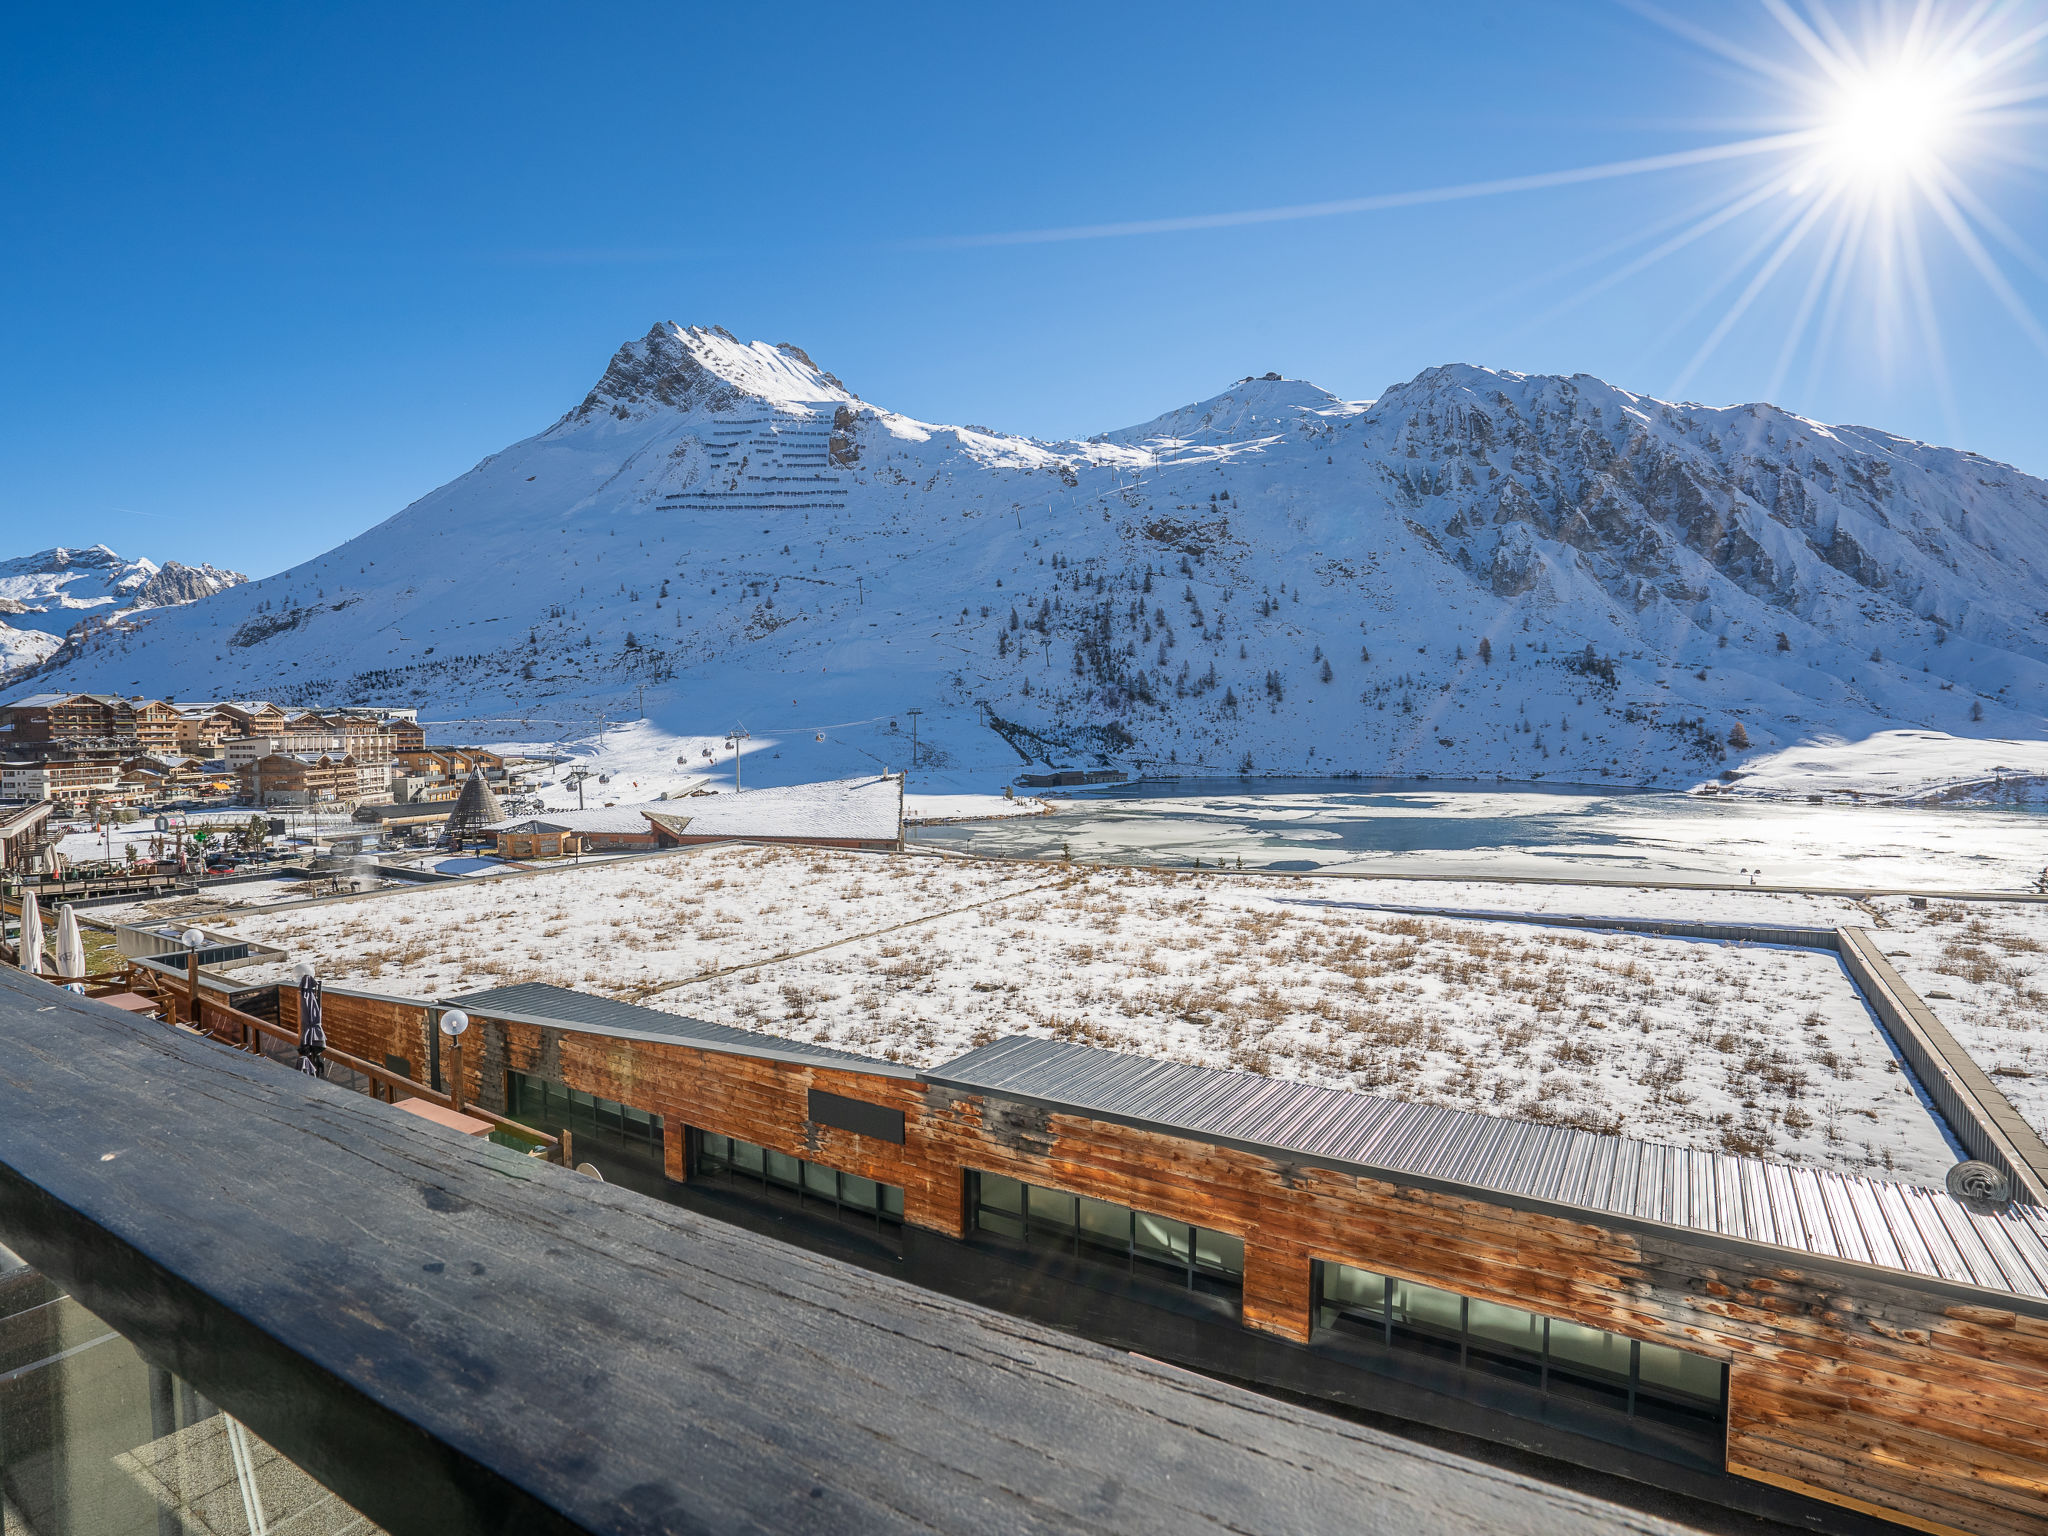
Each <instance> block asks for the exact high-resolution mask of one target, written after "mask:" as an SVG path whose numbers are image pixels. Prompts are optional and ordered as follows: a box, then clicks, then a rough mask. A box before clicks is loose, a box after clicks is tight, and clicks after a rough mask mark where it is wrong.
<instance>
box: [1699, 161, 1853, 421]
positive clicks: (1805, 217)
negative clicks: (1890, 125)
mask: <svg viewBox="0 0 2048 1536" xmlns="http://www.w3.org/2000/svg"><path fill="white" fill-rule="evenodd" d="M1834 200H1835V194H1834V193H1833V192H1824V193H1822V194H1821V195H1820V196H1819V197H1817V198H1815V199H1814V200H1813V203H1812V205H1811V206H1810V207H1808V208H1807V209H1806V211H1805V212H1804V213H1803V214H1802V215H1801V216H1800V219H1799V222H1798V223H1797V224H1795V225H1794V226H1793V227H1792V228H1791V230H1789V231H1788V232H1787V233H1786V235H1785V238H1784V239H1783V240H1781V241H1779V242H1778V248H1777V249H1776V250H1774V251H1773V252H1771V254H1770V256H1769V257H1768V258H1767V259H1766V260H1765V262H1764V264H1763V266H1762V267H1761V268H1760V269H1759V270H1758V272H1757V274H1756V276H1755V277H1753V278H1751V279H1750V280H1749V286H1748V287H1746V288H1744V289H1743V290H1742V293H1741V295H1740V296H1739V297H1738V298H1737V299H1736V301H1735V302H1734V303H1733V304H1732V305H1730V306H1729V308H1728V313H1727V314H1725V315H1723V316H1722V317H1721V320H1720V323H1719V324H1717V325H1716V326H1715V327H1714V329H1713V330H1712V331H1710V332H1709V333H1708V335H1707V339H1706V340H1705V341H1703V342H1701V343H1700V346H1699V350H1698V351H1697V352H1695V353H1694V354H1693V355H1692V361H1690V362H1689V363H1687V364H1686V365H1685V367H1684V369H1683V370H1682V371H1681V372H1680V373H1679V375H1678V377H1677V379H1676V380H1674V381H1673V383H1672V386H1671V387H1672V388H1673V389H1674V390H1677V391H1683V390H1684V388H1685V386H1686V385H1687V384H1688V383H1690V382H1691V381H1692V376H1693V374H1695V373H1696V372H1698V371H1699V369H1700V367H1701V366H1702V365H1703V364H1704V363H1705V362H1706V360H1707V359H1708V358H1709V357H1710V356H1711V355H1712V354H1713V351H1714V349H1715V348H1716V347H1718V346H1719V345H1720V344H1721V342H1722V341H1723V339H1725V338H1726V336H1727V335H1728V333H1729V332H1730V331H1732V330H1733V329H1735V323H1736V321H1738V320H1740V319H1741V318H1742V317H1743V316H1744V315H1745V314H1747V313H1748V312H1749V306H1750V305H1752V304H1754V303H1755V302H1756V299H1757V295H1758V294H1760V293H1762V292H1763V291H1764V289H1765V288H1766V287H1768V286H1769V285H1770V281H1771V279H1772V278H1774V277H1776V276H1777V275H1778V269H1779V268H1780V267H1782V266H1784V264H1785V263H1786V262H1787V261H1789V260H1790V259H1791V257H1792V253H1793V252H1794V251H1796V250H1798V249H1799V247H1800V245H1801V244H1802V243H1803V242H1804V241H1805V239H1806V237H1807V236H1808V235H1809V234H1811V233H1812V232H1813V227H1814V225H1816V224H1818V223H1819V222H1820V220H1821V216H1822V215H1823V214H1825V213H1826V212H1827V210H1828V207H1829V205H1830V204H1831V203H1833V202H1834Z"/></svg>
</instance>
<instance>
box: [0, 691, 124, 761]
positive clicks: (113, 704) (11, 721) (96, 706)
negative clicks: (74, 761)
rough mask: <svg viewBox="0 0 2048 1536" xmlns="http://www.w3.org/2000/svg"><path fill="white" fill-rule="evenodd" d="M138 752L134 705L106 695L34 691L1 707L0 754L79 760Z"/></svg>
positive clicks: (117, 697) (113, 695)
mask: <svg viewBox="0 0 2048 1536" xmlns="http://www.w3.org/2000/svg"><path fill="white" fill-rule="evenodd" d="M136 750H137V743H136V735H135V706H134V705H133V704H131V703H130V702H129V701H128V700H127V699H124V698H121V697H119V696H118V695H115V694H110V693H36V694H30V695H29V696H28V697H26V698H21V699H16V700H14V702H12V703H11V704H6V705H0V753H5V754H6V755H8V756H10V757H18V758H27V757H52V756H60V755H61V756H80V755H86V754H92V753H102V752H103V753H109V754H120V753H133V752H135V751H136Z"/></svg>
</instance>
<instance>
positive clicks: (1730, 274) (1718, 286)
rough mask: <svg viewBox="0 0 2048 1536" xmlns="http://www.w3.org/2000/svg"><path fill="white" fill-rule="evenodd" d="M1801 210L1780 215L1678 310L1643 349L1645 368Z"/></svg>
mask: <svg viewBox="0 0 2048 1536" xmlns="http://www.w3.org/2000/svg"><path fill="white" fill-rule="evenodd" d="M1801 211H1802V209H1801V207H1800V205H1799V204H1797V203H1794V204H1792V205H1791V206H1790V207H1788V208H1786V209H1784V210H1783V211H1782V212H1781V213H1779V214H1778V215H1777V217H1776V218H1774V219H1772V221H1771V222H1770V223H1769V224H1767V225H1766V226H1765V227H1764V230H1763V232H1762V233H1761V234H1759V235H1758V236H1757V237H1756V238H1755V239H1754V240H1753V241H1751V242H1750V244H1749V246H1748V248H1747V249H1745V250H1744V251H1743V252H1742V254H1741V255H1740V256H1738V257H1736V258H1735V260H1733V261H1731V262H1729V263H1728V266H1727V270H1726V271H1724V272H1723V273H1722V274H1721V276H1720V279H1719V280H1718V281H1717V282H1714V283H1712V284H1710V285H1709V286H1707V287H1706V288H1703V289H1701V290H1700V292H1699V293H1698V294H1696V295H1695V296H1694V297H1693V301H1692V302H1691V303H1690V304H1688V305H1687V306H1686V307H1685V308H1684V309H1683V310H1681V311H1679V313H1678V314H1676V315H1674V316H1673V317H1672V318H1671V320H1670V322H1669V323H1668V324H1666V325H1665V327H1664V329H1663V330H1661V331H1659V332H1658V333H1657V335H1656V336H1655V337H1654V338H1653V339H1652V340H1651V341H1650V343H1649V345H1648V346H1647V347H1646V348H1645V349H1644V350H1643V354H1642V358H1641V361H1642V363H1643V365H1644V366H1647V365H1648V363H1649V361H1650V360H1651V359H1654V358H1655V357H1656V356H1657V355H1658V354H1660V353H1661V352H1662V351H1663V350H1664V348H1665V346H1666V345H1667V344H1668V343H1669V342H1670V341H1671V340H1672V338H1673V337H1675V336H1677V335H1678V334H1679V333H1680V332H1682V331H1683V330H1684V329H1685V328H1686V327H1687V326H1689V325H1691V324H1692V322H1693V321H1694V320H1697V319H1698V318H1699V316H1700V313H1701V311H1703V310H1704V309H1706V307H1707V306H1708V305H1709V304H1711V303H1713V302H1714V300H1715V299H1717V298H1719V297H1720V296H1721V294H1722V293H1724V292H1725V291H1726V290H1727V288H1728V286H1729V285H1730V284H1731V283H1733V282H1735V281H1736V280H1737V279H1739V278H1740V277H1741V276H1742V274H1743V273H1745V272H1747V271H1748V270H1749V267H1750V263H1752V262H1753V261H1755V260H1756V259H1757V258H1758V257H1760V256H1762V255H1763V254H1764V252H1765V251H1766V250H1768V249H1769V248H1770V245H1771V242H1772V241H1774V240H1776V239H1777V238H1778V237H1779V236H1780V235H1782V234H1783V233H1784V232H1785V230H1786V229H1788V228H1789V227H1790V226H1791V225H1792V224H1793V222H1794V221H1795V220H1797V219H1798V217H1799V215H1800V213H1801Z"/></svg>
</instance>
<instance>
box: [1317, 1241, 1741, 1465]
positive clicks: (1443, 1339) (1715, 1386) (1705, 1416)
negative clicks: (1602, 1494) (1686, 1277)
mask: <svg viewBox="0 0 2048 1536" xmlns="http://www.w3.org/2000/svg"><path fill="white" fill-rule="evenodd" d="M1316 1270H1317V1276H1316V1281H1315V1288H1316V1301H1317V1313H1318V1315H1317V1321H1318V1323H1319V1324H1320V1325H1321V1326H1322V1327H1324V1328H1336V1329H1340V1330H1343V1331H1345V1332H1348V1333H1351V1334H1353V1335H1355V1336H1362V1337H1363V1338H1365V1339H1368V1340H1370V1341H1372V1342H1375V1343H1379V1344H1383V1345H1385V1346H1386V1347H1388V1348H1390V1349H1398V1350H1408V1351H1413V1352H1416V1353H1420V1354H1424V1355H1429V1356H1433V1357H1434V1358H1436V1359H1439V1360H1443V1361H1446V1362H1449V1363H1455V1364H1457V1365H1459V1366H1461V1367H1463V1368H1465V1369H1467V1370H1472V1371H1479V1372H1483V1373H1485V1374H1487V1375H1492V1376H1501V1377H1507V1378H1510V1379H1512V1380H1516V1381H1520V1382H1523V1383H1525V1384H1527V1385H1529V1386H1532V1387H1535V1388H1537V1389H1539V1390H1541V1391H1543V1392H1545V1393H1548V1394H1550V1395H1553V1396H1556V1397H1562V1398H1567V1399H1570V1400H1573V1401H1576V1402H1580V1403H1585V1404H1589V1405H1593V1406H1597V1407H1601V1408H1608V1409H1614V1410H1618V1411H1620V1412H1623V1413H1626V1414H1627V1415H1629V1416H1630V1417H1631V1418H1647V1419H1655V1420H1657V1421H1659V1422H1662V1423H1667V1424H1678V1425H1682V1426H1695V1425H1697V1426H1702V1427H1704V1426H1707V1425H1718V1424H1720V1423H1721V1421H1722V1418H1723V1416H1724V1412H1725V1410H1724V1407H1723V1403H1724V1400H1725V1391H1726V1381H1727V1370H1726V1367H1724V1366H1723V1365H1722V1364H1721V1362H1720V1361H1718V1360H1709V1359H1707V1358H1706V1357H1705V1356H1703V1355H1695V1354H1690V1353H1688V1352H1686V1351H1685V1350H1682V1349H1673V1348H1671V1347H1670V1346H1669V1345H1666V1344H1650V1343H1645V1342H1642V1341H1641V1340H1637V1339H1629V1338H1624V1337H1623V1336H1622V1335H1620V1334H1618V1333H1608V1332H1606V1331H1605V1330H1603V1329H1599V1328H1588V1327H1585V1326H1584V1325H1583V1324H1580V1323H1568V1322H1565V1321H1563V1320H1562V1319H1560V1318H1554V1317H1544V1316H1542V1315H1540V1314H1538V1313H1535V1312H1525V1311H1523V1310H1522V1309H1521V1308H1520V1307H1508V1306H1502V1305H1501V1304H1500V1303H1498V1302H1492V1301H1480V1300H1478V1299H1477V1298H1475V1297H1469V1296H1460V1295H1459V1294H1457V1293H1456V1292H1455V1291H1445V1290H1439V1289H1438V1288H1437V1287H1436V1286H1433V1285H1422V1284H1420V1283H1418V1282H1416V1281H1413V1280H1400V1279H1396V1278H1395V1277H1393V1276H1391V1275H1380V1274H1375V1273H1373V1272H1372V1271H1371V1270H1365V1269H1354V1268H1352V1267H1351V1266H1350V1265H1349V1264H1330V1263H1319V1264H1317V1265H1316Z"/></svg>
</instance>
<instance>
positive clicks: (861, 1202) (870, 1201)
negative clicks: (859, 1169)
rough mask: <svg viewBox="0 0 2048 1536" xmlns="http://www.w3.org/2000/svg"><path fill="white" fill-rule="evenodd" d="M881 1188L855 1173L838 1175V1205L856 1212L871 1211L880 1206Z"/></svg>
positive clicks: (872, 1181)
mask: <svg viewBox="0 0 2048 1536" xmlns="http://www.w3.org/2000/svg"><path fill="white" fill-rule="evenodd" d="M881 1190H882V1186H881V1185H879V1184H877V1183H876V1182H875V1181H874V1180H873V1179H864V1178H862V1177H861V1176H860V1175H859V1174H857V1173H842V1174H841V1175H839V1203H840V1204H841V1205H844V1206H849V1207H851V1208H852V1209H854V1210H858V1211H872V1210H874V1209H875V1208H876V1206H877V1205H879V1204H880V1202H881V1198H882V1194H881Z"/></svg>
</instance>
